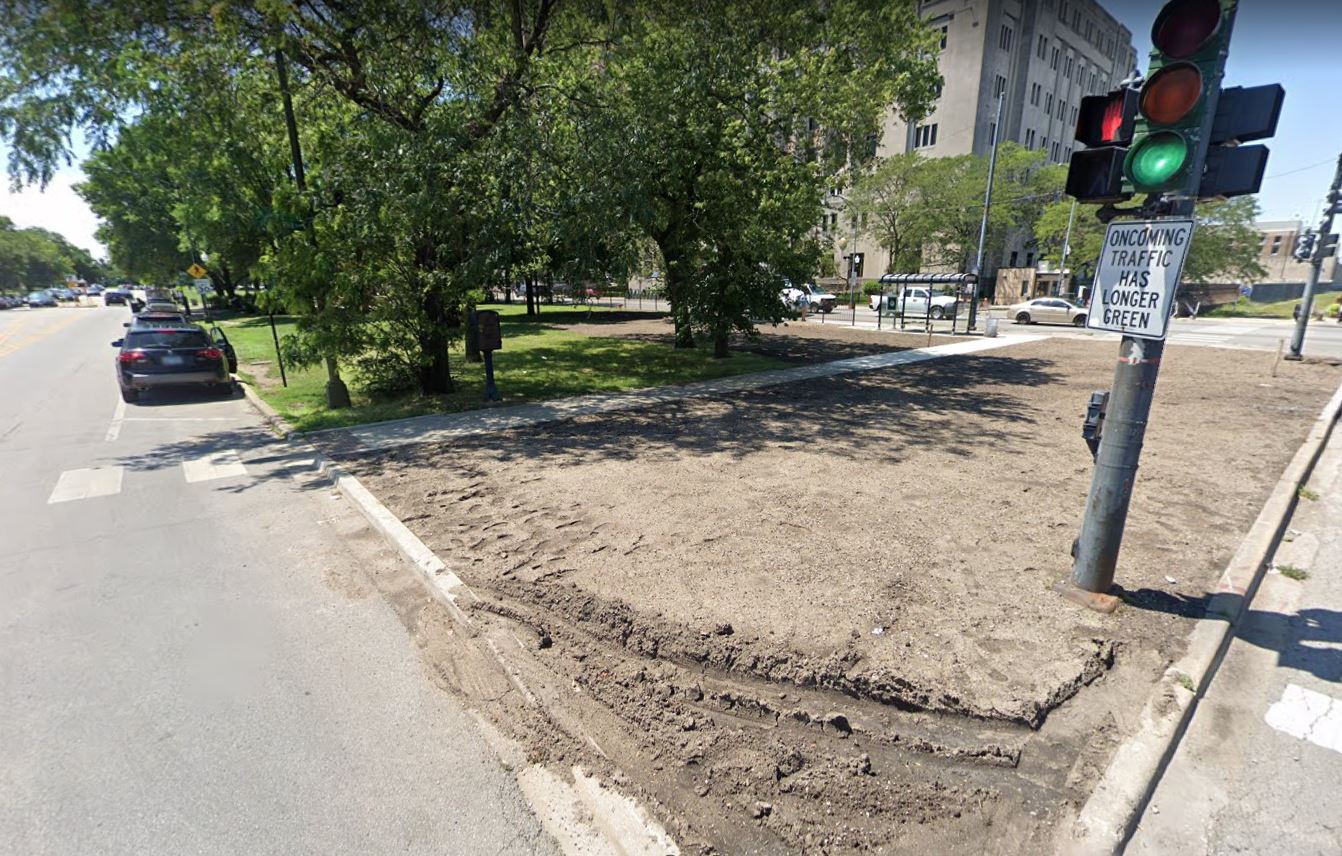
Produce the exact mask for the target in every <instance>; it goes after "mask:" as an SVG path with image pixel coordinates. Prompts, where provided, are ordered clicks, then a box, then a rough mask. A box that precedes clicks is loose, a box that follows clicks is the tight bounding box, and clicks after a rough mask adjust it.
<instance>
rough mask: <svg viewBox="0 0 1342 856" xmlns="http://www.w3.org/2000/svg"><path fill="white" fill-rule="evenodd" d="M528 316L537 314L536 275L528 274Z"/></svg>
mask: <svg viewBox="0 0 1342 856" xmlns="http://www.w3.org/2000/svg"><path fill="white" fill-rule="evenodd" d="M526 281H527V316H528V317H530V316H532V315H535V314H536V276H535V275H534V274H530V273H529V274H527V280H526Z"/></svg>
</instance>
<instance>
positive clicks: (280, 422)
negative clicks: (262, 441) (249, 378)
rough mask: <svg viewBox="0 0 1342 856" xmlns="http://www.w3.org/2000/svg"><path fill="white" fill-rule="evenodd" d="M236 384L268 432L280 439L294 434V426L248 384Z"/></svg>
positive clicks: (239, 382)
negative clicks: (267, 427) (264, 422)
mask: <svg viewBox="0 0 1342 856" xmlns="http://www.w3.org/2000/svg"><path fill="white" fill-rule="evenodd" d="M237 384H238V386H240V387H242V394H243V395H245V396H247V401H248V402H249V403H251V405H252V407H254V408H256V411H257V412H258V413H260V414H261V418H262V419H264V420H266V425H267V426H269V428H270V430H271V431H274V432H275V433H276V434H277V435H278V436H279V437H280V439H282V440H284V439H288V438H289V437H290V436H291V435H293V434H294V433H296V432H295V431H294V426H292V425H290V424H289V422H288V420H286V419H285V418H284V417H283V416H281V415H280V414H279V412H278V411H276V410H275V408H273V407H271V406H270V405H269V404H267V403H266V400H265V399H264V398H262V397H261V396H260V395H259V394H258V393H257V391H256V390H255V389H253V388H252V385H251V384H250V383H247V382H246V381H241V380H240V381H238V382H237ZM314 451H315V450H314Z"/></svg>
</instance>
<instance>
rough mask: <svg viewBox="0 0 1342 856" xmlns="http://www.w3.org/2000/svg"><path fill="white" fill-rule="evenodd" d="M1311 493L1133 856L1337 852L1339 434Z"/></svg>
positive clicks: (1341, 616) (1341, 713) (1341, 601)
mask: <svg viewBox="0 0 1342 856" xmlns="http://www.w3.org/2000/svg"><path fill="white" fill-rule="evenodd" d="M1309 488H1310V490H1311V491H1313V494H1311V495H1313V496H1317V498H1316V499H1307V498H1303V499H1301V501H1300V503H1299V504H1298V505H1297V506H1296V509H1295V512H1294V514H1293V515H1292V518H1291V522H1290V524H1289V525H1290V530H1289V531H1288V533H1287V537H1288V538H1290V539H1291V540H1288V541H1285V542H1284V543H1282V544H1281V546H1280V547H1279V548H1278V549H1277V552H1276V555H1275V556H1274V563H1275V565H1276V567H1277V568H1278V569H1282V568H1286V569H1298V570H1299V571H1303V572H1304V573H1306V574H1308V577H1306V578H1305V579H1301V580H1295V579H1291V578H1290V577H1289V576H1287V575H1285V574H1282V573H1273V572H1269V573H1268V574H1267V576H1266V578H1265V579H1264V581H1263V584H1262V585H1261V586H1260V587H1259V589H1258V592H1257V594H1255V595H1254V599H1253V602H1252V603H1251V604H1250V608H1249V611H1248V613H1247V615H1246V616H1245V618H1244V621H1243V622H1242V623H1241V625H1240V628H1239V630H1238V632H1237V633H1236V635H1235V639H1234V640H1233V641H1232V642H1231V644H1230V648H1229V650H1228V651H1227V652H1226V655H1225V659H1224V660H1223V661H1222V663H1221V665H1220V667H1219V669H1218V670H1217V672H1216V674H1215V675H1214V676H1213V677H1212V680H1211V682H1210V684H1209V685H1208V687H1207V689H1206V692H1205V694H1204V696H1203V698H1202V699H1201V701H1200V702H1199V704H1198V707H1197V709H1196V710H1195V711H1194V713H1193V719H1192V722H1191V723H1190V724H1189V727H1188V731H1187V733H1186V734H1185V735H1184V737H1183V739H1182V740H1181V741H1180V743H1179V746H1178V748H1177V749H1176V751H1175V753H1174V757H1173V759H1172V760H1171V762H1170V764H1169V767H1168V768H1167V769H1166V770H1165V771H1164V774H1163V776H1162V777H1161V779H1160V781H1159V784H1158V785H1157V787H1156V789H1155V792H1154V794H1153V795H1152V798H1151V802H1150V804H1149V805H1148V806H1147V807H1146V810H1145V812H1144V813H1143V815H1142V818H1141V821H1140V823H1139V825H1138V828H1137V830H1136V832H1135V834H1134V836H1133V839H1132V842H1131V843H1130V844H1129V846H1128V848H1127V850H1126V852H1127V853H1128V854H1134V856H1160V854H1167V853H1180V854H1185V853H1187V854H1217V856H1219V854H1227V855H1228V854H1236V853H1290V854H1300V856H1305V854H1318V856H1325V854H1329V856H1332V854H1337V853H1342V788H1340V787H1338V783H1339V782H1342V577H1340V576H1339V575H1338V573H1337V570H1338V568H1339V567H1340V566H1342V530H1340V529H1339V527H1338V525H1337V521H1338V519H1339V518H1340V517H1342V431H1338V430H1335V431H1334V433H1333V436H1332V438H1331V440H1330V441H1329V445H1328V448H1327V449H1326V450H1325V452H1324V454H1323V456H1322V458H1321V459H1320V460H1319V463H1318V464H1317V465H1316V466H1315V468H1314V472H1313V473H1311V475H1310V480H1309ZM1296 576H1298V574H1296Z"/></svg>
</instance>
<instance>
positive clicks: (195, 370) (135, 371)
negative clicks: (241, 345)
mask: <svg viewBox="0 0 1342 856" xmlns="http://www.w3.org/2000/svg"><path fill="white" fill-rule="evenodd" d="M112 345H113V347H116V348H120V353H118V354H117V382H118V383H119V384H120V386H121V398H122V399H123V400H124V401H127V402H135V401H138V400H139V398H140V393H141V392H143V391H144V390H146V389H155V388H158V387H164V386H178V387H180V386H197V387H203V388H204V389H208V390H212V391H214V392H218V393H221V394H224V393H229V392H232V390H233V378H232V376H231V375H230V374H229V373H228V362H227V359H226V356H225V354H224V352H223V350H221V349H220V348H219V347H217V345H216V344H215V341H214V340H212V339H211V337H210V335H209V334H207V333H206V332H205V331H204V330H202V329H201V328H199V327H196V326H194V325H183V326H178V327H169V328H164V327H154V328H147V327H132V328H131V329H129V330H127V331H126V336H125V338H124V339H117V340H116V341H115V342H113V343H112Z"/></svg>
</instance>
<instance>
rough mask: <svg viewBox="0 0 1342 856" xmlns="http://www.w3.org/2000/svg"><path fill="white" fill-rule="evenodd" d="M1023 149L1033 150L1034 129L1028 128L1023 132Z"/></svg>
mask: <svg viewBox="0 0 1342 856" xmlns="http://www.w3.org/2000/svg"><path fill="white" fill-rule="evenodd" d="M1025 148H1027V149H1032V148H1034V128H1030V129H1029V130H1027V131H1026V132H1025Z"/></svg>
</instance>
